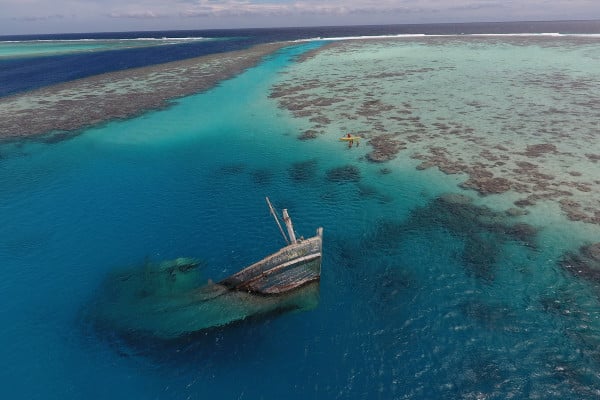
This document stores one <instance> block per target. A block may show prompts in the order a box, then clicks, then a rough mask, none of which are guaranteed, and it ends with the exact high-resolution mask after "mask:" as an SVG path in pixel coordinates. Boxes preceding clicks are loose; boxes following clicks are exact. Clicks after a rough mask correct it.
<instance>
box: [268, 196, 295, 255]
mask: <svg viewBox="0 0 600 400" xmlns="http://www.w3.org/2000/svg"><path fill="white" fill-rule="evenodd" d="M265 199H266V200H267V204H268V205H269V210H270V211H271V215H272V216H273V218H275V222H276V223H277V226H278V227H279V232H281V236H283V240H285V243H286V244H290V241H289V240H288V238H287V236H285V233H284V232H283V228H282V227H281V223H280V222H279V218H277V213H276V212H275V209H274V208H273V205H272V204H271V201H270V200H269V198H268V197H265ZM284 212H285V214H284V215H283V218H284V221H285V216H286V215H287V210H284ZM289 218H290V217H289V216H288V219H289ZM290 224H291V221H290ZM286 225H287V222H286ZM289 229H290V228H289V227H288V232H289ZM293 233H294V231H293V229H292V234H293ZM290 237H293V238H294V240H293V243H296V237H295V236H293V235H290Z"/></svg>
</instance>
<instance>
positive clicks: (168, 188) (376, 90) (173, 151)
mask: <svg viewBox="0 0 600 400" xmlns="http://www.w3.org/2000/svg"><path fill="white" fill-rule="evenodd" d="M422 34H424V35H444V36H449V35H456V37H458V39H457V40H450V41H445V40H446V38H442V39H439V40H438V39H437V38H435V39H434V40H430V39H429V38H428V39H427V40H423V38H422V37H419V36H415V37H414V38H410V37H409V36H410V35H422ZM475 34H490V35H496V36H495V37H494V38H493V40H488V39H487V38H486V39H481V37H477V38H475V37H473V38H472V37H471V36H470V35H475ZM395 35H405V36H406V38H407V39H402V40H398V41H394V40H387V41H381V42H379V41H371V42H369V43H367V41H364V42H360V41H344V43H345V45H340V46H338V47H335V46H332V47H330V48H328V49H326V50H323V53H318V54H317V56H315V57H314V58H313V59H309V60H307V61H302V62H301V61H299V60H301V56H302V55H304V54H306V53H307V52H309V51H313V50H317V49H320V48H321V47H324V48H325V47H326V46H324V45H325V44H326V43H331V42H336V41H340V42H342V41H341V40H340V38H348V37H363V36H395ZM599 35H600V22H599V21H580V22H568V21H565V22H519V23H516V22H515V23H485V24H484V23H477V24H433V25H395V26H357V27H319V28H285V29H283V28H282V29H245V30H210V31H165V32H127V33H98V34H64V35H42V36H13V37H2V38H0V40H1V41H0V117H1V115H2V112H5V110H3V109H2V100H3V99H8V98H9V96H11V95H21V94H25V93H26V92H27V91H30V90H33V89H36V88H41V87H48V86H50V85H54V84H58V83H63V82H68V81H71V80H74V79H79V78H85V77H90V76H94V75H97V74H101V73H109V72H113V71H118V70H122V69H126V68H132V67H139V66H147V65H154V64H159V63H164V62H168V61H175V60H183V59H186V58H191V57H197V56H201V55H207V54H217V53H222V52H227V51H231V50H239V49H245V48H248V47H249V46H252V45H254V44H258V43H267V42H273V41H281V40H297V41H298V42H297V43H294V44H293V45H290V46H287V47H284V48H283V49H281V50H279V51H277V52H275V53H274V54H271V55H270V56H268V57H266V58H265V59H264V60H263V61H262V62H260V63H259V64H258V65H256V66H254V67H252V68H249V69H248V70H246V71H244V72H243V73H241V74H239V75H238V76H236V77H234V78H231V79H228V80H226V81H223V82H221V83H220V84H219V85H217V86H216V87H214V88H212V89H210V90H207V91H206V92H202V93H198V94H194V95H191V96H187V97H184V98H179V99H176V100H175V101H173V102H172V103H170V105H169V107H167V108H165V109H161V110H150V111H148V112H145V113H143V114H141V115H137V116H135V117H132V118H129V119H119V120H114V121H108V122H106V123H102V124H98V125H94V126H91V127H89V128H86V129H82V130H81V131H78V132H76V133H77V134H74V135H69V136H68V137H66V138H65V140H54V141H44V140H37V139H36V138H28V139H22V140H16V139H13V140H10V141H5V142H1V143H0V223H1V228H0V266H1V268H0V320H1V321H2V325H1V326H0V359H2V360H3V361H4V365H3V368H2V370H0V384H1V387H2V397H3V398H6V399H44V400H47V399H61V400H64V399H91V400H93V399H109V398H110V399H212V398H219V399H284V398H285V399H292V400H293V399H298V400H304V399H327V400H329V399H382V400H388V399H414V400H430V399H466V400H471V399H472V400H475V399H478V400H482V399H498V400H500V399H502V400H504V399H561V400H564V399H594V398H600V278H599V277H600V273H599V272H598V271H599V270H598V269H594V268H592V267H590V266H595V265H600V255H599V254H598V252H600V250H599V248H600V247H598V245H596V247H594V244H597V243H598V242H600V228H599V227H600V225H599V224H597V223H590V222H589V221H584V217H586V216H591V217H589V219H593V217H594V216H595V215H597V216H600V211H598V209H600V206H599V205H598V201H597V199H598V195H597V194H598V188H599V187H600V181H599V180H598V179H600V178H599V177H600V167H599V165H600V164H598V160H599V159H600V140H598V136H599V132H598V120H599V119H598V118H599V116H598V107H597V104H600V98H599V97H598V96H599V95H598V93H600V90H599V88H598V85H600V79H599V78H600V77H599V74H600V58H599V56H598V55H599V54H600V36H599ZM317 38H319V40H316V39H317ZM327 38H330V40H329V41H323V40H320V39H327ZM331 38H337V39H331ZM539 38H542V39H543V40H542V41H540V40H538V39H539ZM306 39H315V40H306ZM580 39H581V40H580ZM128 40H131V42H129V41H128ZM351 42H352V43H351ZM337 52H339V53H337ZM274 93H276V94H277V96H276V95H274ZM278 96H279V97H278ZM47 100H48V101H53V98H52V96H49V97H48V99H47ZM325 100H327V101H325ZM132 101H135V99H132ZM286 104H287V107H286ZM336 105H337V106H336ZM361 130H362V133H361V135H364V136H365V138H368V139H369V140H371V141H372V142H369V140H364V141H361V143H360V146H358V147H356V146H354V147H348V145H347V144H346V143H341V142H340V141H339V140H338V138H339V136H340V135H342V134H344V133H345V132H349V131H352V132H355V133H356V132H360V131H361ZM306 132H313V133H314V135H313V136H314V139H313V140H299V137H302V135H303V134H305V133H306ZM382 132H385V134H382ZM377 134H381V135H379V136H377ZM368 135H371V136H368ZM378 140H379V141H380V143H381V141H385V140H388V142H384V144H385V143H387V144H388V147H387V148H394V149H396V150H397V151H398V154H397V157H396V158H393V159H391V160H389V161H386V162H373V161H372V159H373V158H374V156H373V155H372V154H370V152H371V150H372V148H373V147H374V145H375V144H377V143H376V142H377V141H378ZM419 146H420V147H419ZM382 147H384V148H386V147H385V146H382ZM409 152H410V153H409ZM370 157H371V158H370ZM369 160H371V161H369ZM467 164H468V165H467ZM461 168H463V170H461ZM465 171H466V172H465ZM489 171H493V173H491V172H489ZM502 174H504V175H502ZM505 177H506V178H505ZM467 178H471V179H470V180H467ZM509 178H510V179H512V180H509ZM518 179H521V180H520V181H519V180H518ZM465 182H467V184H465ZM507 182H510V185H509V183H507ZM515 182H516V183H515ZM494 185H495V186H494ZM511 185H512V186H511ZM565 187H566V189H565ZM476 189H477V190H479V192H477V191H476ZM504 189H506V190H504ZM485 190H487V191H488V193H486V194H487V195H486V196H484V195H483V194H484V193H483V192H485ZM265 196H269V197H270V199H271V201H272V202H273V203H274V205H275V206H276V207H277V208H278V209H281V208H287V209H288V210H289V212H290V214H291V216H292V218H293V220H294V223H295V228H296V231H297V234H298V235H303V236H305V237H308V236H311V235H313V234H314V231H315V229H316V228H317V227H319V226H322V227H323V228H324V242H323V243H324V245H323V265H322V278H321V283H320V299H319V304H318V306H317V307H316V308H315V309H313V310H309V311H302V312H290V313H283V314H281V315H268V316H266V317H264V318H257V319H250V320H247V321H243V322H242V323H239V324H236V325H233V326H227V327H220V328H216V329H213V330H209V331H205V332H201V333H198V334H196V335H190V336H184V337H183V338H181V339H180V340H175V341H161V340H154V339H152V338H149V337H148V336H144V335H139V334H138V332H129V334H124V335H123V334H122V332H114V331H113V330H111V329H110V327H100V328H99V327H98V326H97V325H95V324H94V323H92V322H90V314H91V311H90V310H93V309H94V304H95V302H96V301H97V299H98V296H99V295H100V290H101V289H100V288H101V287H102V284H103V282H104V281H105V280H106V279H107V277H108V276H111V274H113V273H114V271H121V270H123V269H126V268H132V267H139V266H140V265H144V264H145V263H146V262H148V261H151V262H160V261H163V260H171V259H175V258H178V257H193V258H197V259H199V260H201V265H202V267H201V268H202V270H201V272H202V277H203V279H204V280H208V279H213V280H215V281H216V280H218V279H221V278H224V277H226V276H228V275H229V274H231V273H234V272H236V271H238V270H240V269H241V268H243V267H244V266H247V265H249V264H251V263H252V262H255V261H257V260H259V259H261V258H262V257H264V256H265V255H268V254H270V253H271V252H274V251H276V250H277V249H278V248H280V247H281V246H283V245H284V243H283V240H282V239H281V236H280V233H279V231H278V229H277V227H276V225H275V224H274V222H273V220H272V218H271V216H270V215H269V211H268V208H267V207H266V204H265V201H264V197H265ZM561 196H562V197H561ZM524 197H526V198H525V199H524ZM556 199H560V202H558V201H555V200H556ZM578 206H579V208H577V207H578ZM594 207H596V208H594ZM565 210H566V211H570V212H571V214H570V217H571V218H570V219H569V218H567V217H566V214H565ZM578 212H580V213H578ZM594 212H596V214H594ZM582 215H583V216H582ZM577 218H579V219H577ZM599 218H600V217H599ZM582 249H583V250H582ZM595 262H597V263H598V264H594V263H595ZM599 268H600V267H599ZM124 279H126V278H124ZM139 296H142V297H143V296H145V293H140V294H139ZM116 311H117V312H118V311H119V310H116ZM161 311H164V310H161ZM165 323H166V324H168V323H169V322H168V321H165ZM103 328H104V329H103Z"/></svg>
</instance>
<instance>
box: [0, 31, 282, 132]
mask: <svg viewBox="0 0 600 400" xmlns="http://www.w3.org/2000/svg"><path fill="white" fill-rule="evenodd" d="M286 45H289V43H284V42H279V43H270V44H262V45H257V46H254V47H251V48H249V49H246V50H239V51H233V52H228V53H221V54H212V55H208V56H202V57H197V58H192V59H187V60H183V61H175V62H170V63H165V64H159V65H153V66H148V67H142V68H133V69H128V70H124V71H118V72H111V73H106V74H102V75H97V76H94V77H90V78H84V79H79V80H75V81H71V82H66V83H62V84H58V85H53V86H49V87H45V88H42V89H38V90H33V91H31V92H26V93H21V94H16V95H12V96H8V97H5V98H0V113H2V115H3V118H2V119H0V140H1V139H11V138H12V139H14V138H23V137H31V136H38V135H43V134H47V133H49V132H52V133H53V134H52V135H51V137H50V138H49V139H48V140H60V139H61V138H64V137H68V136H70V135H72V134H74V132H75V131H77V130H79V129H82V128H85V127H87V126H91V125H95V124H98V123H102V122H106V121H110V120H113V119H124V118H129V117H132V116H135V115H137V114H139V113H141V112H143V111H146V110H150V109H160V108H164V107H166V106H168V101H169V100H170V99H175V98H179V97H183V96H186V95H190V94H194V93H198V92H201V91H205V90H208V89H210V88H212V87H214V86H215V85H217V84H218V83H219V82H221V81H222V80H225V79H229V78H231V77H233V76H235V75H237V74H239V73H241V72H242V71H244V70H246V69H248V68H250V67H252V66H254V65H256V64H257V63H259V62H260V61H261V60H262V59H263V57H265V56H266V55H268V54H271V53H273V52H275V51H277V50H279V49H280V48H282V47H284V46H286Z"/></svg>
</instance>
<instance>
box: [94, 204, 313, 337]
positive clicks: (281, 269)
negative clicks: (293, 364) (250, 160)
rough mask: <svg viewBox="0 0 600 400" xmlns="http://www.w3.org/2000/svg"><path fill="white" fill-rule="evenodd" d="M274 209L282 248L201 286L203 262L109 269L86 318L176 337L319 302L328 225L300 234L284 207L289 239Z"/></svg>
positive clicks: (101, 324) (100, 323)
mask: <svg viewBox="0 0 600 400" xmlns="http://www.w3.org/2000/svg"><path fill="white" fill-rule="evenodd" d="M267 201H268V199H267ZM269 207H270V208H271V212H272V213H273V215H274V217H275V218H276V221H277V224H278V226H279V227H280V230H281V233H282V234H283V236H284V239H285V240H286V242H287V243H288V245H287V246H285V247H283V248H281V249H280V250H279V251H277V252H275V253H273V254H271V255H269V256H267V257H265V258H264V259H262V260H260V261H258V262H256V263H254V264H252V265H250V266H248V267H246V268H244V269H242V270H241V271H239V272H237V273H235V274H233V275H231V276H229V277H227V278H225V279H223V280H221V281H219V282H217V283H213V282H212V281H211V280H209V281H208V283H205V284H199V282H201V281H202V280H203V278H202V277H201V274H200V268H199V267H198V263H197V262H196V261H195V260H193V259H185V258H180V259H176V260H172V261H166V262H163V263H160V264H158V265H146V266H144V267H143V268H141V269H140V268H137V269H134V270H129V271H122V272H118V273H114V274H111V275H110V276H109V277H108V279H107V280H106V281H105V283H104V285H103V287H102V289H101V290H100V292H99V296H98V298H97V299H96V301H94V302H93V304H92V306H91V307H90V308H89V309H88V310H87V313H86V314H87V318H88V319H90V320H91V321H92V323H93V324H94V325H96V326H98V327H101V328H103V329H108V330H110V331H111V332H112V331H118V332H121V333H126V334H136V335H137V334H142V335H145V336H152V337H155V338H160V339H174V338H177V337H180V336H183V335H186V334H190V333H193V332H198V331H202V330H205V329H211V328H215V327H220V326H225V325H228V324H231V323H234V322H236V321H241V320H244V319H246V318H249V317H254V316H260V315H265V314H272V313H276V312H286V311H292V310H307V309H312V308H314V307H316V305H317V304H318V299H319V280H320V277H321V258H322V255H321V251H322V243H323V229H322V228H318V229H317V234H316V235H315V236H313V237H310V238H308V239H296V237H295V234H294V231H293V226H292V223H291V219H290V218H289V215H288V214H287V210H284V212H283V215H284V221H285V223H286V226H287V228H288V235H289V238H288V237H286V235H285V234H284V232H283V229H281V225H280V224H279V221H278V219H277V216H276V214H275V213H274V210H273V208H272V206H271V204H270V202H269ZM204 282H206V280H205V278H204Z"/></svg>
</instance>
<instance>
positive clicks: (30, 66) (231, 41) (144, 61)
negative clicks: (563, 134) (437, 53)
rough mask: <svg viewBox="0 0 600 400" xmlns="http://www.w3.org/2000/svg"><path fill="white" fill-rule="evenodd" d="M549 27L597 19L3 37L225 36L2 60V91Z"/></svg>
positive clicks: (573, 29)
mask: <svg viewBox="0 0 600 400" xmlns="http://www.w3.org/2000/svg"><path fill="white" fill-rule="evenodd" d="M547 32H552V33H555V32H558V33H564V34H573V33H575V34H581V33H600V21H562V22H561V21H558V22H502V23H452V24H418V25H417V24H415V25H383V26H350V27H348V26H337V27H310V28H269V29H227V30H195V31H158V32H118V33H89V34H87V33H86V34H53V35H35V36H33V35H30V36H26V35H19V36H2V37H0V40H16V41H20V40H77V39H132V38H133V39H135V38H163V37H206V38H219V39H226V40H217V41H206V42H194V43H183V44H178V45H171V46H161V49H160V51H156V49H154V48H137V49H121V50H113V51H100V52H92V53H84V54H69V55H56V56H50V57H48V56H44V57H37V58H30V57H28V58H26V59H5V60H2V59H0V96H6V95H9V94H13V93H18V92H22V91H26V90H31V89H35V88H39V87H43V86H47V85H51V84H55V83H59V82H65V81H70V80H73V79H78V78H83V77H86V76H92V75H96V74H100V73H103V72H110V71H117V70H121V69H127V68H134V67H141V66H146V65H153V64H159V63H164V62H169V61H176V60H181V59H185V58H191V57H198V56H202V55H206V54H214V53H221V52H225V51H231V50H239V49H243V48H247V47H249V46H252V45H254V44H258V43H269V42H274V41H281V40H296V39H309V38H315V37H341V36H363V35H365V36H368V35H396V34H431V35H434V34H435V35H456V34H476V33H547Z"/></svg>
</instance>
